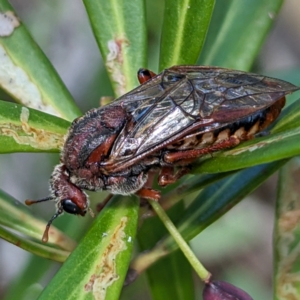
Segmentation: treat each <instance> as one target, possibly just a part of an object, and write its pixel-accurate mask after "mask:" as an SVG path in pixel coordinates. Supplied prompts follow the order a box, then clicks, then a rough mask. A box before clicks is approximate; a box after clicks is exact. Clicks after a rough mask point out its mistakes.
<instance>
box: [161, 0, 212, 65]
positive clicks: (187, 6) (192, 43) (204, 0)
mask: <svg viewBox="0 0 300 300" xmlns="http://www.w3.org/2000/svg"><path fill="white" fill-rule="evenodd" d="M214 5H215V0H184V1H181V0H175V1H174V0H167V1H165V10H164V24H163V30H162V37H161V54H160V66H159V69H160V70H162V69H165V68H169V67H171V66H173V65H189V64H190V65H193V64H195V63H196V61H197V59H198V57H199V55H200V52H201V49H202V46H203V44H204V41H205V38H206V34H207V31H208V27H209V23H210V19H211V16H212V12H213V8H214Z"/></svg>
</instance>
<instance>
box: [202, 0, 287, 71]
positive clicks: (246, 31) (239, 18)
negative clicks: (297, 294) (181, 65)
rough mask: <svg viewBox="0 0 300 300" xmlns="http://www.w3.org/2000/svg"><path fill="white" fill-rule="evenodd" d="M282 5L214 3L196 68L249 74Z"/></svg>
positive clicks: (269, 1)
mask: <svg viewBox="0 0 300 300" xmlns="http://www.w3.org/2000/svg"><path fill="white" fill-rule="evenodd" d="M282 2H283V0H250V1H249V0H247V1H240V0H232V1H217V2H216V7H215V11H214V14H213V17H212V21H211V26H210V29H209V32H208V38H207V40H206V43H205V46H204V48H203V52H202V54H201V57H200V60H199V62H198V64H200V65H211V66H219V67H226V68H232V69H239V70H245V71H247V70H249V69H250V68H251V66H252V64H253V61H254V59H255V58H256V56H257V54H258V52H259V50H260V47H261V45H262V43H263V41H264V39H265V37H266V34H267V32H268V31H269V29H270V27H271V25H272V23H273V20H274V19H275V17H276V15H277V13H278V11H279V9H280V7H281V4H282Z"/></svg>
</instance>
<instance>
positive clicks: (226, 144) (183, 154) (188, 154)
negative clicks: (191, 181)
mask: <svg viewBox="0 0 300 300" xmlns="http://www.w3.org/2000/svg"><path fill="white" fill-rule="evenodd" d="M239 143H240V139H239V138H238V137H236V136H231V137H230V138H229V139H226V140H223V141H221V142H219V143H217V144H214V145H211V146H208V147H205V148H202V149H192V150H185V151H178V152H173V153H172V152H170V153H166V154H165V155H164V157H163V160H164V161H165V162H167V163H170V164H172V163H176V162H178V161H182V163H184V162H185V161H188V160H190V159H194V158H198V157H200V156H202V155H205V154H210V153H212V152H216V151H219V150H222V149H226V148H232V147H234V146H237V145H238V144H239Z"/></svg>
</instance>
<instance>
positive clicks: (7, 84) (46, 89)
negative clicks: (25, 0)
mask: <svg viewBox="0 0 300 300" xmlns="http://www.w3.org/2000/svg"><path fill="white" fill-rule="evenodd" d="M0 13H1V14H2V16H5V15H6V16H7V17H2V18H1V20H2V21H1V22H2V23H1V24H0V27H1V28H2V29H4V28H7V30H6V31H4V30H3V31H2V32H1V33H0V86H1V87H2V88H3V89H4V90H5V91H6V92H7V93H8V94H10V95H11V96H12V97H13V98H14V99H15V100H16V101H18V102H20V103H22V104H24V105H26V106H29V107H31V108H35V109H39V110H42V111H44V112H48V113H50V114H53V115H57V116H60V117H62V118H64V119H67V120H69V121H72V120H73V119H74V118H76V117H77V116H79V115H81V112H80V110H79V109H78V107H77V106H76V104H75V103H74V100H73V98H72V96H71V94H70V93H69V91H68V90H67V88H66V87H65V85H64V84H63V82H62V80H61V79H60V77H59V76H58V74H57V72H56V71H55V69H54V68H53V66H52V65H51V63H50V61H49V60H48V58H47V57H46V56H45V54H44V53H43V52H42V50H41V49H40V48H39V46H38V45H37V44H36V43H35V41H34V40H33V38H32V37H31V36H30V34H29V33H28V31H27V29H26V28H25V25H24V24H23V23H22V22H21V21H20V19H19V17H18V16H17V14H16V12H14V10H13V8H12V6H11V5H10V4H9V3H8V1H7V0H1V1H0Z"/></svg>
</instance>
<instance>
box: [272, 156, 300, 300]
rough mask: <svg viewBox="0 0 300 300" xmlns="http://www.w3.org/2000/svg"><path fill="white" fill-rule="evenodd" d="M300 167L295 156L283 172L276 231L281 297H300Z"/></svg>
mask: <svg viewBox="0 0 300 300" xmlns="http://www.w3.org/2000/svg"><path fill="white" fill-rule="evenodd" d="M299 167H300V162H299V158H295V159H293V160H291V161H290V162H289V163H288V164H286V166H284V167H283V168H282V169H281V171H280V175H279V190H278V197H277V205H276V219H275V232H274V254H275V255H274V299H278V300H281V299H288V298H293V299H299V298H300V282H299V280H298V275H299V271H300V265H299V260H300V252H299V246H300V242H299V241H300V223H299V210H300V194H299V176H300V168H299Z"/></svg>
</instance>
